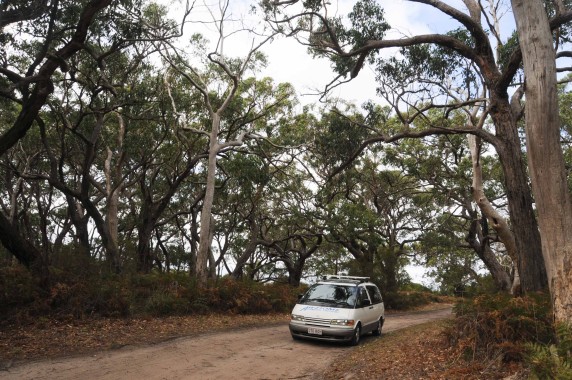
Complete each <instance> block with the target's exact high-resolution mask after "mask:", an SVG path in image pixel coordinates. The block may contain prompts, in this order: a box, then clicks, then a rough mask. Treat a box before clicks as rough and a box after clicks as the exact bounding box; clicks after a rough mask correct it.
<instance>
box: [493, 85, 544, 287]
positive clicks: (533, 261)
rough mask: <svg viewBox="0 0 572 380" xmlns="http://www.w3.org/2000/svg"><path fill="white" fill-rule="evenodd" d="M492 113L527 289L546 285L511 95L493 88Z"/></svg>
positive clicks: (521, 269)
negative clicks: (503, 93) (496, 92)
mask: <svg viewBox="0 0 572 380" xmlns="http://www.w3.org/2000/svg"><path fill="white" fill-rule="evenodd" d="M491 117H492V118H493V121H494V124H495V127H496V131H497V137H498V140H499V141H500V143H499V144H498V145H497V146H496V150H497V153H498V155H499V160H500V162H501V165H502V167H503V173H504V176H505V188H506V192H507V200H508V208H509V217H510V221H511V228H512V231H513V233H514V238H515V244H516V249H517V252H518V265H517V267H518V272H519V275H520V281H521V289H522V291H523V292H529V291H539V290H543V289H546V285H547V278H546V269H545V267H544V261H543V259H542V247H541V243H540V232H539V230H538V224H537V221H536V216H535V215H534V209H533V207H532V205H533V200H532V195H531V192H530V187H529V184H528V177H527V174H526V170H525V164H524V160H523V157H522V152H521V149H520V139H519V137H518V129H517V126H516V121H515V120H514V119H513V117H512V113H511V108H510V104H509V101H508V96H504V95H503V96H500V95H499V94H495V93H494V91H491Z"/></svg>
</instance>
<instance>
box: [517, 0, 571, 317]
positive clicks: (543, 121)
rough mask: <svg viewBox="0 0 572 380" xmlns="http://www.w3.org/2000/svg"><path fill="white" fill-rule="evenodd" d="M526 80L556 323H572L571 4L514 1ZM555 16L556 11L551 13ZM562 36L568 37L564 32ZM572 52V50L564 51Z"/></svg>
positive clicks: (533, 171) (533, 168)
mask: <svg viewBox="0 0 572 380" xmlns="http://www.w3.org/2000/svg"><path fill="white" fill-rule="evenodd" d="M511 4H512V8H513V11H514V17H515V21H516V25H517V31H518V37H519V41H520V45H521V49H522V58H523V63H524V74H525V79H526V107H527V110H528V111H527V113H526V123H525V125H526V128H525V129H526V137H527V140H526V146H527V153H528V162H529V168H530V176H531V182H532V189H533V191H534V195H535V199H536V204H537V209H538V219H539V225H540V229H541V231H542V253H543V255H544V261H545V263H546V268H547V272H548V284H549V287H550V293H551V297H552V307H553V310H554V316H555V319H556V322H560V323H568V324H570V323H571V322H572V279H571V278H572V277H571V275H572V235H571V234H570V230H571V229H572V196H571V195H570V191H569V189H568V185H567V184H568V181H567V173H566V167H565V161H564V156H563V153H562V148H561V143H560V128H561V125H560V117H559V108H558V97H557V77H556V73H557V67H556V66H557V65H556V58H557V57H558V55H557V51H558V50H559V48H560V45H561V43H564V42H568V41H567V37H568V33H566V32H567V30H565V29H564V28H560V29H559V31H558V33H554V32H553V30H554V29H555V28H556V27H559V26H561V25H562V24H563V23H564V22H568V21H570V20H572V10H570V9H569V7H570V4H569V3H568V2H565V1H563V0H557V1H554V3H553V6H554V17H551V18H549V15H548V14H547V10H546V9H545V7H544V6H543V4H542V3H541V2H539V1H530V0H513V1H511ZM550 16H552V15H550ZM560 35H562V37H561V36H560ZM563 55H564V56H570V55H571V53H570V51H568V52H566V53H565V54H563Z"/></svg>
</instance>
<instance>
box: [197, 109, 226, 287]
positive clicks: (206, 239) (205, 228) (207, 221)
mask: <svg viewBox="0 0 572 380" xmlns="http://www.w3.org/2000/svg"><path fill="white" fill-rule="evenodd" d="M219 129H220V115H219V114H218V113H216V112H215V113H213V114H212V123H211V132H210V143H209V161H208V164H207V183H206V189H205V197H204V199H203V207H202V209H201V226H200V228H201V230H200V241H199V250H198V252H197V261H196V266H195V274H196V276H197V281H198V283H199V285H201V286H205V285H206V284H207V278H208V258H209V248H210V246H211V240H212V235H213V234H212V233H211V229H212V228H214V226H212V225H211V211H212V207H213V200H214V193H215V185H216V181H215V180H216V161H217V155H218V150H219V143H218V131H219Z"/></svg>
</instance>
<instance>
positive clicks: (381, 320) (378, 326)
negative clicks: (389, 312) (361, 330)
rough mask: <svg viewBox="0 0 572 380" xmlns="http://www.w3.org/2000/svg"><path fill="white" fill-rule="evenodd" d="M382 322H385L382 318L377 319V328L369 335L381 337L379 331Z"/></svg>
mask: <svg viewBox="0 0 572 380" xmlns="http://www.w3.org/2000/svg"><path fill="white" fill-rule="evenodd" d="M383 322H385V320H384V319H383V317H381V318H379V321H377V327H376V328H375V329H374V330H373V331H372V332H371V334H372V335H373V336H380V335H381V329H382V328H383Z"/></svg>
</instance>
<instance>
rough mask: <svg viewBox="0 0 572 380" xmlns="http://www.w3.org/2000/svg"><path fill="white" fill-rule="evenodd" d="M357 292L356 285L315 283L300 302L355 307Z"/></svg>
mask: <svg viewBox="0 0 572 380" xmlns="http://www.w3.org/2000/svg"><path fill="white" fill-rule="evenodd" d="M356 294H357V287H356V286H355V285H338V284H314V285H312V286H311V287H310V289H308V291H307V292H306V294H304V296H303V297H302V298H301V299H300V301H299V302H298V303H301V304H309V305H328V306H333V307H341V308H349V309H353V308H354V307H355V304H356V299H357V297H356Z"/></svg>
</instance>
